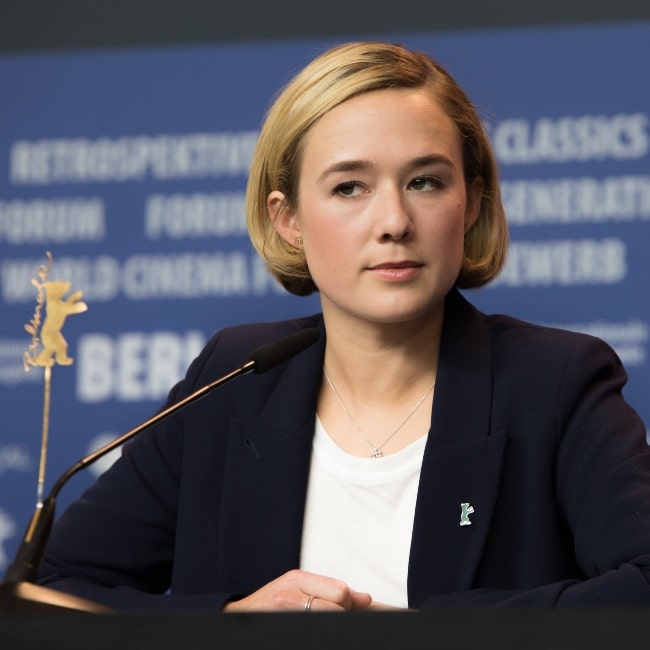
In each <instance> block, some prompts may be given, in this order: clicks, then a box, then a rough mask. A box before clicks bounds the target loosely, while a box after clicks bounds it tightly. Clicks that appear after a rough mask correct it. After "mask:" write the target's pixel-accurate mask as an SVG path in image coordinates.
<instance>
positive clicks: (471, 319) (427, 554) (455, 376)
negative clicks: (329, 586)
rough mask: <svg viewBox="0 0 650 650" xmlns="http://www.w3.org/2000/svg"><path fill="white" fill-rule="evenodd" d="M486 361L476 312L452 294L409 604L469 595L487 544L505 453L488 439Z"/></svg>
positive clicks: (498, 440) (501, 437)
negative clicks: (464, 592)
mask: <svg viewBox="0 0 650 650" xmlns="http://www.w3.org/2000/svg"><path fill="white" fill-rule="evenodd" d="M491 375H492V368H491V355H490V346H489V339H488V334H487V329H486V327H485V324H484V322H483V316H482V314H480V312H478V311H476V310H475V309H474V308H473V307H471V306H470V305H469V304H468V303H467V302H466V301H465V300H464V299H463V298H462V297H461V296H460V294H458V293H457V292H452V294H450V296H449V298H448V301H447V306H446V312H445V322H444V326H443V335H442V341H441V348H440V360H439V366H438V379H437V382H436V392H435V397H434V403H433V413H432V421H431V431H430V433H429V438H428V440H427V445H426V448H425V452H424V459H423V464H422V473H421V476H420V486H419V490H418V498H417V505H416V510H415V520H414V524H413V537H412V543H411V555H410V561H409V577H408V592H409V604H410V605H411V606H413V607H418V606H420V605H421V604H422V602H423V601H424V600H426V598H427V597H428V596H432V595H434V594H439V593H448V592H454V591H460V590H464V589H469V588H470V587H471V584H472V581H473V578H474V575H475V573H476V569H477V567H478V563H479V561H480V558H481V554H482V550H483V546H484V544H485V540H486V538H487V534H488V531H489V527H490V521H491V518H492V512H493V509H494V504H495V501H496V497H497V493H498V488H499V480H500V474H501V466H502V461H503V456H504V450H505V440H506V436H505V433H504V432H491V431H490V416H491V393H492V380H491Z"/></svg>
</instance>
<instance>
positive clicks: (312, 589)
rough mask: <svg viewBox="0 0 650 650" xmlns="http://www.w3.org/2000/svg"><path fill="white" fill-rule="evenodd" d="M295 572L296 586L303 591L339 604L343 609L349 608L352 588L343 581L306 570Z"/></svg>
mask: <svg viewBox="0 0 650 650" xmlns="http://www.w3.org/2000/svg"><path fill="white" fill-rule="evenodd" d="M296 573H297V575H296V576H295V577H296V578H297V582H298V586H299V587H300V589H301V590H302V592H303V593H305V594H307V595H312V596H314V597H315V598H318V599H320V600H325V601H328V602H330V603H334V604H337V605H340V606H341V607H343V608H344V609H350V607H351V604H352V589H350V587H348V585H347V584H345V582H343V581H342V580H337V579H336V578H329V577H327V576H321V575H318V574H316V573H309V572H307V571H298V572H296Z"/></svg>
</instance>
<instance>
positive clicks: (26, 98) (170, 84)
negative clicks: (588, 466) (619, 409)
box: [0, 22, 650, 569]
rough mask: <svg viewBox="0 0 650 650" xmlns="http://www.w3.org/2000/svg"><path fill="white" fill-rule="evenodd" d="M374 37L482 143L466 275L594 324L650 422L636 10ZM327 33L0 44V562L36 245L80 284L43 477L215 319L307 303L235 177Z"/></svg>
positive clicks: (645, 29) (55, 389) (643, 112)
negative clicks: (271, 268) (501, 225)
mask: <svg viewBox="0 0 650 650" xmlns="http://www.w3.org/2000/svg"><path fill="white" fill-rule="evenodd" d="M378 36H379V37H381V35H378ZM390 40H400V41H402V42H404V43H405V44H406V45H408V46H410V47H413V48H419V49H423V50H426V51H427V52H429V53H431V54H432V55H433V56H434V57H436V58H437V59H438V60H439V61H440V62H441V63H443V64H444V65H445V66H447V67H448V69H449V70H450V71H451V72H452V73H453V74H454V75H455V76H456V77H457V79H458V80H459V81H460V83H461V84H462V85H463V86H464V87H465V88H466V89H467V91H468V92H469V94H470V96H471V98H472V99H473V100H474V101H475V103H476V104H477V105H478V106H479V107H480V110H481V113H482V116H483V118H484V120H485V123H486V125H487V128H488V130H489V133H490V136H491V139H492V141H493V144H494V147H495V150H496V154H497V156H498V159H499V162H500V166H501V170H502V183H503V192H504V197H505V202H506V208H507V213H508V217H509V221H510V229H511V235H512V246H511V250H510V257H509V261H508V264H507V266H506V268H505V270H504V272H503V273H502V275H501V277H500V279H499V280H497V281H496V282H495V283H494V284H493V285H492V286H490V287H488V288H485V289H483V290H480V291H478V292H468V297H469V298H470V299H471V300H472V301H473V302H474V303H475V304H477V305H478V306H479V307H481V308H483V309H485V310H487V311H500V312H507V313H510V314H513V315H516V316H519V317H521V318H525V319H529V320H533V321H536V322H540V323H545V324H551V325H557V326H560V327H565V328H569V329H575V330H580V331H585V332H589V333H591V334H595V335H597V336H600V337H602V338H604V339H605V340H607V341H608V342H609V343H610V344H611V345H612V346H613V347H614V348H615V349H616V350H617V352H618V353H619V355H620V357H621V358H622V359H623V361H624V363H625V365H626V367H627V369H628V372H629V376H630V381H629V384H628V386H627V388H626V396H627V398H628V399H629V401H630V402H631V403H632V404H633V405H634V406H635V407H636V408H637V410H638V411H639V412H640V414H641V416H642V417H643V418H644V421H645V422H646V423H648V422H650V399H649V398H650V362H649V360H648V346H649V338H650V300H649V298H650V290H649V288H648V282H649V280H650V256H649V254H648V243H649V242H650V85H649V84H648V82H647V80H648V65H649V63H650V22H646V23H636V24H619V25H610V26H598V25H596V26H593V25H592V26H584V27H580V26H577V27H576V26H574V27H559V28H558V27H555V28H546V29H543V28H534V29H533V28H528V29H517V30H516V31H515V30H500V31H473V32H459V33H445V34H436V33H431V34H403V35H400V36H399V37H398V36H396V35H395V34H391V35H390ZM332 43H333V41H328V42H325V41H323V40H302V41H292V42H284V43H273V42H266V43H245V44H242V43H240V44H230V45H212V46H198V45H197V46H173V47H172V46H169V47H160V48H158V49H146V50H145V49H131V50H119V51H117V50H104V51H101V50H100V51H93V52H86V53H84V54H78V53H58V54H50V55H48V56H45V55H41V54H33V55H29V54H23V55H4V56H2V57H0V94H1V96H2V100H1V101H0V152H1V153H0V258H1V259H0V273H1V275H0V283H1V284H0V287H1V314H2V317H1V319H0V401H1V408H0V418H1V420H0V569H4V567H5V566H6V564H7V562H8V560H9V559H10V558H11V557H12V555H13V554H14V552H15V550H16V548H17V544H18V541H19V539H20V537H21V535H22V533H23V530H24V527H25V526H26V524H27V521H28V519H29V517H30V515H31V513H32V511H33V507H34V504H35V499H36V487H35V486H36V478H37V469H38V453H39V447H40V432H41V417H42V409H43V371H42V369H40V368H35V369H32V370H31V371H30V372H28V373H26V372H25V371H24V369H23V361H22V359H23V353H24V352H25V351H26V349H27V347H28V346H29V344H30V337H29V335H28V334H27V332H26V331H25V329H24V325H25V324H26V323H28V322H29V321H30V319H31V318H32V316H33V314H34V309H35V306H36V289H35V287H34V286H33V285H32V283H31V279H32V278H36V277H37V271H38V268H39V265H41V264H43V263H45V262H46V258H45V253H46V251H51V253H52V255H53V267H52V271H51V273H50V277H49V279H62V280H69V281H70V282H71V284H72V291H75V290H80V291H83V294H84V300H85V301H86V302H87V303H88V305H89V309H88V311H87V312H86V313H84V314H79V315H74V316H70V317H69V318H68V320H67V321H66V324H65V326H64V329H63V334H64V336H65V338H66V339H67V341H68V342H69V344H70V349H69V352H70V355H71V356H72V357H74V360H75V362H74V365H72V366H69V367H63V366H55V367H54V369H53V372H52V402H51V424H50V443H49V463H48V470H47V472H48V473H47V478H46V483H47V485H48V487H49V486H50V485H51V484H52V482H53V480H54V479H55V478H56V477H57V476H58V475H59V474H60V473H61V472H62V471H63V470H64V469H65V468H67V467H68V466H70V465H71V464H72V463H73V462H75V461H76V460H78V459H79V458H80V457H81V456H83V455H84V454H86V453H87V452H89V451H90V450H91V449H93V448H95V447H97V446H98V445H99V444H101V443H103V442H105V441H106V440H107V439H110V438H113V437H115V436H117V435H118V434H120V433H123V432H124V431H126V430H128V429H129V428H131V427H132V426H134V425H136V424H137V423H139V422H140V421H141V420H143V419H145V418H146V417H148V416H149V415H150V414H151V413H152V412H153V411H154V410H156V409H157V407H158V406H159V405H160V403H161V402H162V401H163V399H164V397H165V395H166V393H167V391H168V389H169V388H170V387H171V385H172V384H173V383H174V382H175V381H176V380H177V379H178V378H179V377H181V376H182V374H183V372H184V369H185V368H186V366H187V365H188V364H189V362H190V361H191V360H192V358H193V357H194V356H195V355H196V354H197V352H198V351H199V350H200V348H201V347H202V345H203V343H204V342H205V341H206V339H207V337H208V336H209V335H210V334H211V333H212V332H213V331H215V330H216V329H219V328H221V327H224V326H226V325H230V324H234V323H240V322H245V321H259V320H273V319H281V318H287V317H291V316H294V315H299V314H306V313H311V312H314V311H317V310H318V301H317V298H316V297H310V298H303V299H300V298H295V297H291V296H288V295H286V294H285V293H284V292H283V291H282V290H281V289H280V288H279V287H278V286H277V285H276V284H275V283H274V282H273V281H272V280H271V279H270V277H269V276H268V275H267V273H266V271H265V269H264V268H263V266H262V265H261V264H260V262H259V261H258V259H257V258H256V256H255V254H254V253H253V251H252V249H251V246H250V244H249V242H248V239H247V236H246V232H245V223H244V210H243V200H244V196H243V192H244V185H245V179H246V172H247V168H248V165H249V161H250V157H251V152H252V150H253V147H254V145H255V140H256V136H257V132H258V129H259V126H260V123H261V119H262V116H263V114H264V112H265V110H266V109H267V107H268V105H269V103H270V101H271V98H272V96H273V95H274V93H275V92H276V91H277V89H278V88H279V87H280V86H281V85H282V84H284V83H285V82H286V81H287V80H288V79H289V78H290V76H291V75H292V74H293V73H294V72H296V71H297V70H298V69H299V68H300V67H302V66H303V65H304V64H305V63H307V62H308V61H309V60H310V59H311V58H312V57H313V56H314V55H315V54H316V53H318V52H320V51H321V50H323V49H324V48H325V47H326V46H329V45H331V44H332ZM522 354H523V355H525V350H522ZM468 399H471V396H468ZM218 416H219V414H218V413H217V414H215V417H216V418H218ZM108 462H110V461H108ZM105 466H106V463H104V464H101V468H104V467H105ZM97 469H99V467H98V468H97ZM92 479H93V473H92V472H90V471H88V472H85V474H84V475H78V476H76V477H75V478H73V479H72V481H71V482H70V484H68V485H67V486H66V487H65V488H64V490H63V492H62V494H61V496H60V498H59V512H60V511H61V510H62V509H63V508H64V507H65V505H66V504H67V503H69V501H70V500H71V499H73V498H74V497H76V496H78V495H79V493H80V492H81V490H82V489H83V488H85V487H86V486H87V485H88V484H89V483H90V481H91V480H92Z"/></svg>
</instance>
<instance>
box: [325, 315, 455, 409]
mask: <svg viewBox="0 0 650 650" xmlns="http://www.w3.org/2000/svg"><path fill="white" fill-rule="evenodd" d="M442 321H443V312H442V310H440V313H439V314H437V315H436V316H435V317H434V318H431V317H429V318H427V319H421V320H419V321H409V322H408V323H390V324H385V323H363V322H361V323H359V322H356V321H355V322H353V323H350V322H344V320H343V319H340V318H334V319H332V318H329V319H328V318H327V316H325V327H326V331H327V345H326V349H325V367H326V368H327V370H328V372H329V374H330V376H331V377H332V378H333V379H334V381H335V383H336V385H337V387H339V388H340V390H342V391H344V392H345V394H346V395H350V396H351V397H352V398H354V399H361V400H364V401H367V400H368V399H369V396H370V395H372V398H371V399H372V401H375V400H383V399H395V398H399V397H400V396H401V395H406V394H412V393H414V392H418V391H419V390H420V389H422V390H424V387H425V386H427V385H429V384H430V383H431V382H432V381H433V379H434V378H435V375H436V370H437V366H438V352H439V347H440V336H441V330H442Z"/></svg>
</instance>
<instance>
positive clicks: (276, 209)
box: [266, 190, 301, 246]
mask: <svg viewBox="0 0 650 650" xmlns="http://www.w3.org/2000/svg"><path fill="white" fill-rule="evenodd" d="M266 209H267V212H268V213H269V219H270V220H271V223H272V224H273V227H274V228H275V231H276V232H277V233H278V235H280V237H282V239H284V241H286V242H287V243H288V244H290V245H291V246H296V238H297V237H300V235H301V231H300V226H299V223H298V215H297V214H296V212H295V210H292V209H291V208H290V207H289V206H288V205H287V200H286V197H285V195H284V194H283V193H282V192H280V191H278V190H274V191H273V192H271V193H270V194H269V195H268V197H267V198H266Z"/></svg>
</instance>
